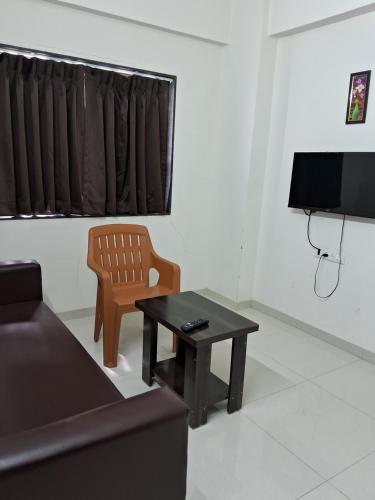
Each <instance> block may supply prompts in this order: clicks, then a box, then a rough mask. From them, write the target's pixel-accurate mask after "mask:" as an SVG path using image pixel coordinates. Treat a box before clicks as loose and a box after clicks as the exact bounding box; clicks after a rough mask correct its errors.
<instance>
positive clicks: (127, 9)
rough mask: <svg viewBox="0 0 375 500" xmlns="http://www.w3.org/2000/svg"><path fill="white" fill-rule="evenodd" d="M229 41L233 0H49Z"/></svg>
mask: <svg viewBox="0 0 375 500" xmlns="http://www.w3.org/2000/svg"><path fill="white" fill-rule="evenodd" d="M46 1H49V2H53V3H60V4H65V5H69V6H73V7H74V6H75V7H81V8H84V9H90V10H93V11H97V12H99V13H102V14H108V15H112V16H118V17H121V18H123V19H125V20H130V21H134V22H137V23H140V24H147V25H149V26H155V27H159V28H163V29H167V30H170V31H176V32H181V33H185V34H189V35H191V36H196V37H201V38H206V39H209V40H213V41H216V42H219V43H227V42H228V36H229V20H230V7H231V0H204V1H203V2H202V0H189V1H186V0H157V1H155V0H151V1H150V0H105V2H104V1H103V0H46Z"/></svg>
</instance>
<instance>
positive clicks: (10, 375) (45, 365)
mask: <svg viewBox="0 0 375 500" xmlns="http://www.w3.org/2000/svg"><path fill="white" fill-rule="evenodd" d="M122 399H123V396H122V395H121V394H120V392H119V391H118V390H117V389H116V387H115V386H114V385H113V384H112V382H111V381H110V380H109V379H108V377H107V376H106V375H105V374H104V373H103V371H102V370H101V369H100V367H99V366H98V365H97V364H96V363H95V361H94V360H93V359H92V358H91V357H90V356H89V354H88V353H87V352H86V351H85V349H84V348H83V347H82V346H81V344H80V343H79V342H78V341H77V340H76V338H75V337H74V336H73V334H72V333H71V332H70V331H69V330H68V329H67V328H66V327H65V325H64V324H63V323H62V322H61V321H60V320H59V319H58V318H57V317H56V316H55V314H54V313H53V312H52V311H51V310H50V309H49V308H48V306H46V305H45V304H44V303H43V302H33V301H30V302H21V303H17V304H10V305H3V306H0V401H1V406H0V436H2V435H4V434H9V433H13V432H19V431H23V430H26V429H31V428H34V427H38V426H42V425H45V424H48V423H50V422H54V421H56V420H61V419H64V418H67V417H70V416H73V415H76V414H78V413H82V412H85V411H88V410H91V409H94V408H97V407H98V406H103V405H107V404H110V403H114V402H116V401H121V400H122Z"/></svg>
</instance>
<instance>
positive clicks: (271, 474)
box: [66, 309, 375, 500]
mask: <svg viewBox="0 0 375 500" xmlns="http://www.w3.org/2000/svg"><path fill="white" fill-rule="evenodd" d="M240 314H243V315H245V316H247V317H249V318H251V319H253V320H254V321H257V322H259V324H260V331H259V332H257V333H255V334H252V335H251V336H249V340H248V353H247V365H246V375H245V377H246V378H245V391H244V401H243V408H242V410H241V411H240V412H238V413H235V414H233V415H228V414H227V413H226V411H225V405H223V404H219V405H217V406H216V407H214V408H212V410H211V411H210V414H209V421H208V423H207V425H205V426H203V427H200V428H199V429H196V430H194V431H192V430H190V432H189V467H188V496H187V498H188V500H242V499H243V500H245V499H246V500H250V499H251V500H284V499H285V500H297V499H303V500H344V499H348V498H350V499H352V500H375V390H374V385H375V384H374V382H375V365H371V364H369V363H366V362H364V361H361V360H359V359H358V358H356V357H355V356H352V355H350V354H348V353H346V352H344V351H341V350H340V349H337V348H335V347H333V346H331V345H329V344H327V343H325V342H322V341H320V340H318V339H316V338H314V337H311V336H309V335H308V334H306V333H304V332H302V331H301V330H297V329H296V328H292V327H290V326H288V325H286V324H285V323H282V322H280V321H277V320H276V319H274V318H271V317H269V316H266V315H264V314H262V313H260V312H258V311H256V310H252V309H247V310H243V311H240ZM93 321H94V318H92V317H90V318H82V319H75V320H71V321H66V324H67V326H68V327H69V328H70V329H71V331H72V332H73V333H74V334H75V335H76V336H77V338H78V339H79V340H80V342H81V343H82V344H83V345H84V347H85V348H86V349H87V351H88V352H89V353H90V354H91V356H93V358H94V359H95V360H96V361H97V362H98V364H99V365H100V366H102V346H101V342H100V343H98V344H95V343H94V341H93V338H92V335H93ZM230 348H231V346H230V343H229V342H221V343H219V344H216V345H214V349H213V357H212V367H211V369H212V371H213V372H215V373H216V374H217V375H219V376H220V377H222V378H223V379H226V380H227V379H228V375H229V359H230ZM141 352H142V314H141V313H134V314H132V315H129V316H127V317H126V318H124V320H123V323H122V333H121V341H120V356H119V364H118V367H117V368H115V369H106V368H105V369H104V371H105V372H106V373H107V375H109V377H110V378H111V379H112V381H113V382H114V384H115V385H116V386H117V387H118V388H119V390H120V391H121V392H122V393H123V394H124V396H125V397H131V396H133V395H136V394H140V393H142V392H145V391H147V390H150V388H149V387H147V386H146V385H145V384H144V383H143V382H142V379H141ZM169 356H170V334H169V333H168V332H167V331H166V330H165V329H163V328H161V329H160V338H159V357H160V358H163V357H169ZM155 385H156V384H155Z"/></svg>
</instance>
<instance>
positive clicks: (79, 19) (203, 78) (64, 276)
mask: <svg viewBox="0 0 375 500" xmlns="http://www.w3.org/2000/svg"><path fill="white" fill-rule="evenodd" d="M0 42H1V43H8V44H12V45H18V46H23V47H31V48H34V49H39V50H50V51H53V52H57V53H65V54H68V55H73V56H80V57H86V58H90V59H94V60H102V61H106V62H113V63H118V64H124V65H126V66H134V67H139V68H145V69H148V70H154V71H160V72H164V73H170V74H174V75H177V78H178V81H177V106H176V129H175V154H174V175H173V193H172V215H171V216H165V217H157V216H156V217H148V218H141V217H140V218H138V217H137V218H121V219H115V220H116V221H117V222H128V223H140V224H142V223H145V224H147V226H148V227H149V229H150V232H151V237H152V239H153V242H154V246H155V249H156V250H157V251H158V252H159V253H160V254H161V255H163V256H165V257H166V258H169V259H171V260H174V261H176V262H178V263H179V264H180V265H181V267H182V287H183V288H184V289H199V288H204V287H206V286H207V281H208V269H207V261H208V255H207V252H208V237H209V235H208V233H207V227H209V226H210V217H211V215H210V214H211V205H210V201H211V198H210V196H208V187H209V186H210V185H211V180H212V172H213V168H214V166H216V165H217V161H218V160H217V158H218V156H217V150H216V140H217V137H218V129H217V127H218V125H217V123H218V119H217V113H218V109H219V108H220V101H219V94H218V92H219V88H220V74H221V68H222V47H220V46H219V45H217V44H213V43H208V42H204V41H202V40H198V39H194V38H191V37H183V36H181V35H177V34H172V33H169V32H165V31H162V30H160V29H151V28H149V27H145V26H140V25H138V24H133V23H129V22H125V21H122V20H120V19H116V18H111V17H108V16H106V17H103V16H99V15H96V14H93V13H91V12H87V11H81V10H77V9H72V8H70V7H66V6H62V5H59V4H56V3H51V2H46V1H44V0H2V2H1V16H0ZM214 146H215V147H214ZM110 222H113V219H109V218H108V219H90V220H84V219H79V220H41V221H38V220H31V221H3V222H0V242H1V243H0V259H8V258H9V259H10V258H35V259H37V260H39V261H40V263H41V264H42V268H43V276H44V288H45V297H46V299H47V300H48V302H49V303H50V304H51V305H52V307H53V308H54V309H55V310H56V311H58V312H61V311H66V310H73V309H80V308H84V307H90V306H93V305H94V300H95V279H94V275H93V274H92V273H91V271H89V270H87V268H86V245H87V231H88V228H89V227H90V226H92V225H98V224H104V223H110Z"/></svg>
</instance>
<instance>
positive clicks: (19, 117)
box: [0, 53, 170, 216]
mask: <svg viewBox="0 0 375 500" xmlns="http://www.w3.org/2000/svg"><path fill="white" fill-rule="evenodd" d="M169 85H170V84H169V82H168V81H163V80H158V79H156V78H147V77H142V76H139V75H133V76H127V75H123V74H119V73H115V72H112V71H105V70H100V69H97V68H91V67H88V66H84V65H75V64H69V63H64V62H56V61H51V60H42V59H39V58H26V57H23V56H17V55H13V54H7V53H2V54H0V116H1V117H2V119H1V120H0V176H1V179H0V215H23V214H24V215H30V214H36V215H42V214H64V215H71V214H76V215H93V216H104V215H119V214H130V215H138V214H142V215H146V214H154V213H159V214H164V213H167V210H168V193H169V186H167V184H168V182H169V181H168V179H169V178H170V173H169V172H168V162H167V142H168V119H169V111H168V106H169V91H170V88H169Z"/></svg>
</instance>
